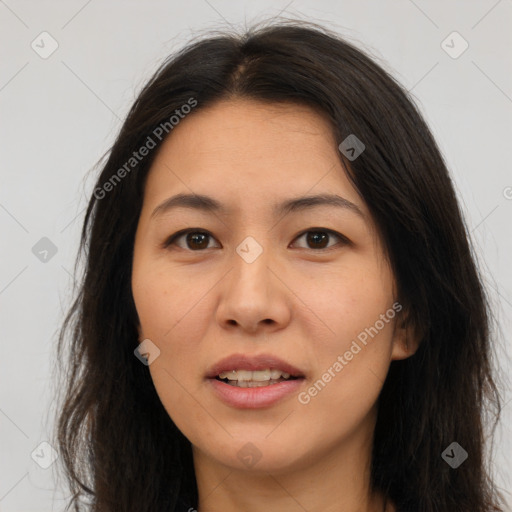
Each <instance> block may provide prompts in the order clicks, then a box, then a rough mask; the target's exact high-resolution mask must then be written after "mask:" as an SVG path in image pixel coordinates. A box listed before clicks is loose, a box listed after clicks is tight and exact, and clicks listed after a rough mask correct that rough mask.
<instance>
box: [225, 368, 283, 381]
mask: <svg viewBox="0 0 512 512" xmlns="http://www.w3.org/2000/svg"><path fill="white" fill-rule="evenodd" d="M279 377H283V378H284V379H288V378H289V377H290V374H289V373H286V372H282V371H281V370H276V369H274V368H272V369H268V370H259V371H255V372H252V371H250V370H231V371H228V372H222V373H221V374H219V378H221V379H229V380H238V381H251V380H254V381H257V382H263V381H265V380H271V379H272V380H276V379H279Z"/></svg>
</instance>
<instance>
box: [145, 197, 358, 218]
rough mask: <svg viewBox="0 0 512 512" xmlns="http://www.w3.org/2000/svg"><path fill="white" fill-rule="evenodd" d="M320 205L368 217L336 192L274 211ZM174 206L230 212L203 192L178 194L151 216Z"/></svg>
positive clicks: (299, 199) (287, 203) (292, 201)
mask: <svg viewBox="0 0 512 512" xmlns="http://www.w3.org/2000/svg"><path fill="white" fill-rule="evenodd" d="M319 206H333V207H336V208H342V209H345V210H349V211H351V212H353V213H355V214H357V215H358V216H360V217H361V218H363V219H366V216H365V214H364V213H363V212H362V211H361V209H360V208H359V206H357V205H356V204H354V203H352V202H351V201H349V200H348V199H345V198H344V197H341V196H338V195H336V194H319V195H312V196H303V197H297V198H292V199H288V200H286V201H284V202H282V203H280V204H276V205H274V206H273V213H274V216H276V217H278V216H282V215H285V214H288V213H294V212H299V211H305V210H311V209H313V208H317V207H319ZM173 208H190V209H194V210H200V211H205V212H212V213H217V212H218V213H222V214H227V213H228V212H229V208H227V207H226V206H225V205H223V204H222V203H220V202H219V201H217V200H216V199H214V198H213V197H210V196H206V195H203V194H176V195H174V196H171V197H169V198H167V199H166V200H165V201H163V202H162V203H161V204H159V205H158V206H157V207H156V208H155V209H154V210H153V212H152V213H151V217H156V216H158V215H162V214H163V213H166V212H168V211H170V210H172V209H173Z"/></svg>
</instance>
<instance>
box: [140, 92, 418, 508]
mask: <svg viewBox="0 0 512 512" xmlns="http://www.w3.org/2000/svg"><path fill="white" fill-rule="evenodd" d="M339 142H340V141H336V140H335V139H334V137H333V135H332V131H331V128H330V126H329V124H328V122H327V120H326V119H325V118H324V117H323V116H321V115H319V114H318V113H316V112H315V111H314V110H311V109H310V108H308V107H305V106H297V105H292V104H289V105H284V104H272V105H270V104H264V103H259V102H254V101H252V100H245V99H235V100H229V101H222V102H219V103H217V104H215V105H214V106H212V107H209V108H207V109H205V110H202V111H197V112H194V113H193V114H192V115H189V116H188V117H187V118H185V119H184V120H182V121H181V122H180V124H179V125H177V126H176V127H175V128H174V129H173V131H172V132H171V135H170V136H169V137H168V138H167V140H166V141H165V142H164V144H163V146H162V147H161V148H160V150H159V153H158V155H157V158H156V160H155V161H154V163H153V165H152V168H151V170H150V172H149V175H148V180H147V183H146V188H145V193H144V204H143V209H142V212H141V215H140V219H139V224H138V228H137V233H136V239H135V248H134V260H133V274H132V289H133V297H134V301H135V305H136V308H137V312H138V316H139V321H140V328H139V334H140V340H143V339H146V338H149V339H150V340H152V342H153V343H154V344H155V345H157V346H158V347H159V349H160V351H161V352H160V355H159V357H158V358H157V359H156V360H155V361H154V362H153V363H152V364H151V365H150V366H149V370H150V372H151V377H152V379H153V382H154V384H155V387H156V390H157V392H158V395H159V397H160V399H161V401H162V403H163V405H164V407H165V408H166V410H167V411H168V413H169V415H170V417H171V418H172V419H173V421H174V422H175V424H176V425H177V426H178V428H179V429H180V430H181V431H182V432H183V433H184V435H185V436H186V437H187V438H188V439H189V440H190V441H191V443H192V446H193V454H194V466H195V471H196V478H197V482H198V491H199V512H207V511H213V510H215V511H221V510H222V511H226V512H234V511H235V510H236V511H239V510H245V511H248V512H252V511H261V510H280V511H282V512H292V511H294V512H295V511H300V510H308V511H311V512H320V511H322V512H330V511H332V512H334V511H336V512H339V511H341V510H343V511H346V512H348V511H350V512H363V511H364V512H366V511H371V512H382V510H383V497H382V496H380V495H378V494H372V493H370V487H369V478H370V474H369V469H370V453H371V446H372V436H373V430H374V425H375V418H376V405H375V404H376V401H377V398H378V395H379V393H380V390H381V388H382V386H383V383H384V380H385V377H386V374H387V371H388V368H389V365H390V363H391V361H392V360H394V359H403V358H405V357H408V356H410V355H412V349H411V346H410V338H409V340H408V341H409V348H408V349H407V345H406V339H407V337H408V333H407V332H406V329H405V327H403V325H404V324H403V322H402V320H403V318H402V317H403V314H404V312H403V311H402V312H401V313H400V314H397V315H396V316H394V318H393V319H391V320H389V319H388V321H387V322H385V323H384V327H383V328H382V329H380V330H379V332H378V334H377V335H375V336H374V337H373V338H369V341H368V343H367V345H366V346H364V345H362V344H361V343H359V345H360V346H361V350H360V351H359V352H358V353H357V354H355V355H354V356H353V358H352V360H350V361H346V362H347V364H346V365H343V369H342V370H341V371H338V372H334V373H335V377H333V378H332V379H331V381H330V382H329V383H327V384H326V385H325V387H324V388H323V389H322V390H321V391H320V392H318V393H317V394H316V396H314V397H311V400H310V401H309V402H308V403H307V404H303V403H300V402H299V400H298V396H297V394H293V395H291V396H288V397H286V398H285V399H284V400H282V401H281V402H279V403H278V404H275V405H273V406H271V407H268V408H264V409H255V410H248V409H237V408H234V407H231V406H228V405H226V404H225V403H223V402H222V401H220V400H219V399H218V398H217V397H216V396H215V395H214V394H213V392H212V391H211V389H210V385H209V382H208V381H207V380H206V379H205V374H206V372H207V370H208V369H209V368H210V366H211V365H212V364H213V363H215V362H217V361H219V360H220V359H222V358H224V357H225V356H228V355H230V354H233V353H245V354H249V355H257V354H260V353H271V354H274V355H277V356H278V357H281V358H282V359H284V360H286V361H288V362H289V363H291V364H293V365H294V366H296V367H297V368H299V369H300V370H301V371H302V372H303V373H304V374H305V376H306V379H305V381H304V382H303V383H302V387H301V390H300V391H305V390H307V389H308V388H310V387H311V386H312V385H313V384H314V383H315V382H316V381H317V380H318V379H320V378H321V377H322V375H323V374H324V373H325V372H327V371H328V369H329V368H332V367H333V364H334V363H335V362H336V361H337V360H338V359H337V358H338V356H340V355H341V356H343V354H344V353H345V352H347V350H349V349H350V347H351V344H352V342H353V341H354V340H355V339H356V338H357V336H358V335H359V334H360V333H361V332H362V331H364V330H365V328H368V327H370V326H374V325H375V323H376V321H377V320H379V319H380V318H382V317H381V315H383V314H386V312H387V311H389V310H390V309H391V310H392V305H393V304H394V303H396V302H397V300H398V299H397V297H396V294H395V284H394V277H393V275H392V272H391V270H390V267H389V264H388V261H387V259H386V257H385V254H384V251H383V248H382V245H381V242H380V239H379V236H378V234H377V232H376V229H375V226H374V223H373V221H372V219H371V217H370V214H369V211H368V208H367V206H366V205H365V203H364V201H363V200H362V199H361V198H360V197H359V195H358V194H357V192H356V190H355V189H354V188H353V186H352V185H351V184H350V182H349V180H348V178H347V177H346V175H345V170H344V168H343V166H342V164H341V162H340V159H339V153H338V144H339ZM177 193H195V194H206V195H209V196H212V197H214V198H215V199H217V200H218V201H220V202H221V203H222V204H224V205H225V206H226V207H228V208H229V211H228V213H226V214H221V213H212V212H201V211H198V210H197V211H196V210H192V209H186V208H176V209H173V210H170V211H167V212H165V213H162V214H161V215H157V216H155V217H153V218H152V217H151V214H152V212H153V210H154V209H155V208H156V207H157V206H158V205H159V204H161V203H162V202H163V201H165V200H166V199H167V198H168V197H170V196H171V195H174V194H177ZM319 193H329V194H338V195H339V196H342V197H344V198H345V199H348V200H349V201H351V202H352V203H355V204H356V205H357V206H358V207H359V209H360V210H361V211H362V212H363V214H364V218H363V217H361V216H358V215H357V214H356V213H354V212H353V211H351V210H349V209H339V208H336V207H332V206H319V207H316V208H314V209H311V210H305V211H302V212H295V213H288V214H286V215H284V216H282V215H281V216H280V217H275V216H274V215H273V213H272V206H273V205H274V204H275V203H280V202H282V201H284V200H286V199H290V198H295V197H299V196H304V195H311V194H319ZM187 228H197V231H207V232H209V233H211V236H210V237H207V238H206V239H205V240H203V241H201V240H199V242H198V241H197V240H195V241H194V240H192V241H190V240H189V244H188V245H187V238H186V235H184V236H181V237H180V238H179V239H177V240H176V241H175V244H174V245H171V246H168V247H165V242H166V240H168V239H169V237H170V236H171V235H173V234H174V233H176V232H177V231H180V230H182V229H187ZM311 228H315V229H314V230H315V231H321V230H320V229H319V228H323V232H325V230H326V229H329V230H333V231H335V232H338V233H340V234H342V235H344V236H345V237H347V238H348V240H349V242H348V243H347V242H344V241H343V239H338V238H337V237H336V236H335V235H332V236H330V237H329V238H328V239H326V240H325V241H323V242H322V239H321V240H320V242H318V241H315V240H314V239H313V240H312V241H311V240H309V242H308V235H307V233H306V234H305V235H304V232H307V231H308V230H310V229H311ZM248 236H251V237H253V238H254V239H255V240H256V241H257V242H258V243H259V245H260V246H261V247H262V248H263V253H262V254H261V255H260V256H259V257H258V258H257V259H256V260H255V261H254V262H252V263H247V262H246V261H245V260H244V259H242V258H241V257H240V256H239V254H238V253H237V252H236V248H237V246H239V244H240V243H241V242H242V241H243V240H244V239H245V238H246V237H248ZM323 247H326V248H323ZM249 442H250V443H252V444H254V445H255V446H256V447H257V449H258V451H259V453H260V454H261V458H260V460H259V461H258V462H257V463H256V464H255V465H254V466H252V467H248V466H247V465H245V464H244V463H243V462H242V461H241V460H240V459H239V458H238V456H237V454H238V452H239V450H240V449H241V448H242V447H244V445H245V444H246V443H249ZM387 510H388V511H393V510H394V508H393V506H392V505H390V506H388V509H387Z"/></svg>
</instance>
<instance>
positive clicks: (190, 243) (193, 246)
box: [165, 229, 213, 251]
mask: <svg viewBox="0 0 512 512" xmlns="http://www.w3.org/2000/svg"><path fill="white" fill-rule="evenodd" d="M182 238H185V246H183V245H180V244H178V243H176V241H177V240H180V239H182ZM210 238H213V237H212V235H211V234H210V233H208V232H206V231H197V230H193V229H188V230H185V231H180V232H178V233H176V234H175V235H173V236H172V237H171V238H170V239H169V240H168V241H167V242H166V243H165V247H168V246H170V245H177V246H178V247H180V248H181V249H186V250H191V251H200V250H202V249H208V248H209V247H208V243H209V241H210Z"/></svg>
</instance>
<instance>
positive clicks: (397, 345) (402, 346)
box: [391, 309, 422, 361]
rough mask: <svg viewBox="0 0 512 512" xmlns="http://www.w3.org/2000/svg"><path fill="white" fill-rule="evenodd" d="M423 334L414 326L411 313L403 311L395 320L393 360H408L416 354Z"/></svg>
mask: <svg viewBox="0 0 512 512" xmlns="http://www.w3.org/2000/svg"><path fill="white" fill-rule="evenodd" d="M421 338H422V336H421V333H420V332H419V330H418V329H417V328H416V326H415V325H414V322H413V321H412V319H411V315H410V313H409V312H407V311H405V309H402V310H401V311H400V312H398V314H397V316H396V319H395V326H394V330H393V350H392V352H391V360H393V361H397V360H401V359H407V358H408V357H411V356H412V355H414V354H415V353H416V351H417V350H418V347H419V346H420V342H421Z"/></svg>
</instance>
